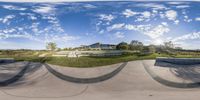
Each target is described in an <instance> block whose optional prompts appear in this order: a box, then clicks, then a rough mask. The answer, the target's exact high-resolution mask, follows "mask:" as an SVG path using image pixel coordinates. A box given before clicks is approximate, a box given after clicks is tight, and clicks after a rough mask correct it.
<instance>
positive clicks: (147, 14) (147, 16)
mask: <svg viewBox="0 0 200 100" xmlns="http://www.w3.org/2000/svg"><path fill="white" fill-rule="evenodd" d="M142 15H143V17H144V18H149V17H150V16H151V13H150V12H149V11H145V12H143V13H142Z"/></svg>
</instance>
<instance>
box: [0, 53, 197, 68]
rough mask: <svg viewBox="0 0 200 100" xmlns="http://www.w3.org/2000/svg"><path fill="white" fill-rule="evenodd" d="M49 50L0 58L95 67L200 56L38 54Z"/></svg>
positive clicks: (4, 55)
mask: <svg viewBox="0 0 200 100" xmlns="http://www.w3.org/2000/svg"><path fill="white" fill-rule="evenodd" d="M42 53H49V52H31V51H29V52H15V53H13V52H11V53H10V54H5V53H0V58H14V59H15V60H16V61H31V62H42V63H44V62H46V63H49V64H55V65H60V66H68V67H95V66H104V65H111V64H116V63H120V62H128V61H134V60H145V59H155V58H156V57H176V58H200V56H193V55H181V54H177V55H168V54H158V53H154V54H139V53H127V54H124V55H122V56H111V57H79V58H67V57H51V56H48V57H45V58H41V57H38V55H40V54H42Z"/></svg>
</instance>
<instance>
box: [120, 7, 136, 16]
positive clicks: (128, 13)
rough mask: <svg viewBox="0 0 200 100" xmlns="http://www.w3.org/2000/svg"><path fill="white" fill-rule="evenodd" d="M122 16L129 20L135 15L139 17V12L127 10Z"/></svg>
mask: <svg viewBox="0 0 200 100" xmlns="http://www.w3.org/2000/svg"><path fill="white" fill-rule="evenodd" d="M122 14H123V15H124V16H126V17H127V18H128V17H131V16H134V15H137V14H138V12H134V11H132V10H131V9H126V10H125V11H123V12H122Z"/></svg>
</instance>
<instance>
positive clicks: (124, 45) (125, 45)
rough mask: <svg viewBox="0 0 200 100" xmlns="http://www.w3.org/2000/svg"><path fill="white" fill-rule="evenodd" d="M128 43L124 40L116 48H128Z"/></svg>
mask: <svg viewBox="0 0 200 100" xmlns="http://www.w3.org/2000/svg"><path fill="white" fill-rule="evenodd" d="M128 48H129V45H128V43H126V42H121V43H119V44H118V45H117V46H116V49H117V50H128Z"/></svg>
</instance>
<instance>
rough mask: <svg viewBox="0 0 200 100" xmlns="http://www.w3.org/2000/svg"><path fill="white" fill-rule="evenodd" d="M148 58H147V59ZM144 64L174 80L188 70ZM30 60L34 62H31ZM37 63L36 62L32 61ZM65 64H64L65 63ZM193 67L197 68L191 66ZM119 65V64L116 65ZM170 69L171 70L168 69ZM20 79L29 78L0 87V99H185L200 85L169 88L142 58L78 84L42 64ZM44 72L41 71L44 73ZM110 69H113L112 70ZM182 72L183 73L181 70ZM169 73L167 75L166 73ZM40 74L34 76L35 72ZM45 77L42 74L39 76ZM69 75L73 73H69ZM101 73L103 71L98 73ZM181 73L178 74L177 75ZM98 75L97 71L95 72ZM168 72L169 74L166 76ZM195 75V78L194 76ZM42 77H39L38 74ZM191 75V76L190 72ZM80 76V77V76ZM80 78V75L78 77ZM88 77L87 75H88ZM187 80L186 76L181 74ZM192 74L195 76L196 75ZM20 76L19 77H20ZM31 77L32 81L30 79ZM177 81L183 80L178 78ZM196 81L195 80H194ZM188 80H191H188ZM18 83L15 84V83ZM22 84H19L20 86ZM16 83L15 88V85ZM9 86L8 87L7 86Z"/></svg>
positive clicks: (195, 93)
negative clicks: (101, 77)
mask: <svg viewBox="0 0 200 100" xmlns="http://www.w3.org/2000/svg"><path fill="white" fill-rule="evenodd" d="M149 61H150V62H149ZM144 62H145V63H146V62H147V63H146V64H147V65H149V64H152V67H151V66H150V67H151V70H153V71H154V72H156V71H157V69H156V67H158V68H161V72H164V74H165V75H162V73H160V72H156V74H157V75H159V76H160V77H164V76H165V77H166V79H167V80H168V79H171V78H170V77H176V78H174V79H173V81H176V80H178V79H179V78H180V76H181V74H184V73H186V71H187V70H184V71H182V69H178V70H174V69H172V68H173V67H170V68H168V70H165V69H162V68H166V69H167V67H159V66H154V63H155V61H152V60H146V61H144ZM31 64H33V63H31ZM34 66H38V64H35V63H34V64H33V67H32V68H34ZM66 68H67V67H66ZM194 68H196V67H195V66H194ZM117 69H118V68H117ZM169 69H171V70H169ZM194 71H196V73H195V75H197V76H198V70H197V69H190V70H189V72H187V74H188V76H189V74H190V73H191V72H193V73H194ZM26 72H27V74H24V77H23V78H21V79H20V80H21V82H19V83H23V82H29V81H32V82H31V83H30V84H26V85H24V86H23V84H19V85H18V84H17V82H16V83H14V84H11V85H9V86H6V87H5V88H0V99H2V100H12V99H15V100H50V99H53V100H102V99H103V100H133V99H134V100H146V99H148V100H155V99H156V100H161V99H162V100H169V99H170V100H188V99H190V100H191V99H195V100H196V99H198V98H199V88H189V89H180V88H172V87H168V86H165V85H163V84H160V83H159V82H157V81H155V80H154V79H152V77H151V76H150V75H149V73H148V72H147V71H146V70H145V67H144V66H143V63H142V61H131V62H128V63H127V64H126V66H125V67H124V68H123V70H121V71H120V72H119V73H118V74H116V75H115V77H112V78H110V79H109V80H106V81H102V82H97V83H94V84H77V83H72V82H68V81H64V80H62V79H59V78H57V77H56V76H55V75H53V74H52V73H49V72H48V70H47V69H46V68H45V66H44V65H42V66H41V67H39V68H36V69H35V71H33V72H32V73H31V74H28V72H31V69H30V70H27V71H26ZM46 72H47V74H44V73H46ZM111 72H112V71H111ZM181 72H184V73H181ZM169 73H170V75H169ZM37 75H38V77H40V78H39V79H38V77H34V76H37ZM43 75H44V76H45V77H42V76H43ZM71 75H72V74H71ZM101 75H102V74H101ZM179 75H180V76H179ZM96 76H98V75H96ZM168 76H169V77H168ZM197 76H196V78H197ZM41 77H42V78H41ZM191 77H192V76H191ZM79 78H80V77H79ZM81 78H82V77H81ZM87 78H88V77H87ZM184 78H185V79H184V80H186V79H187V78H188V77H184ZM196 78H195V79H196ZM20 80H19V81H20ZM33 80H34V81H33ZM178 81H180V82H181V81H182V80H181V79H180V80H178ZM196 81H197V80H196ZM188 82H191V81H188ZM16 84H17V85H16ZM21 85H22V86H21ZM15 86H17V88H15ZM7 87H8V88H7Z"/></svg>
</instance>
